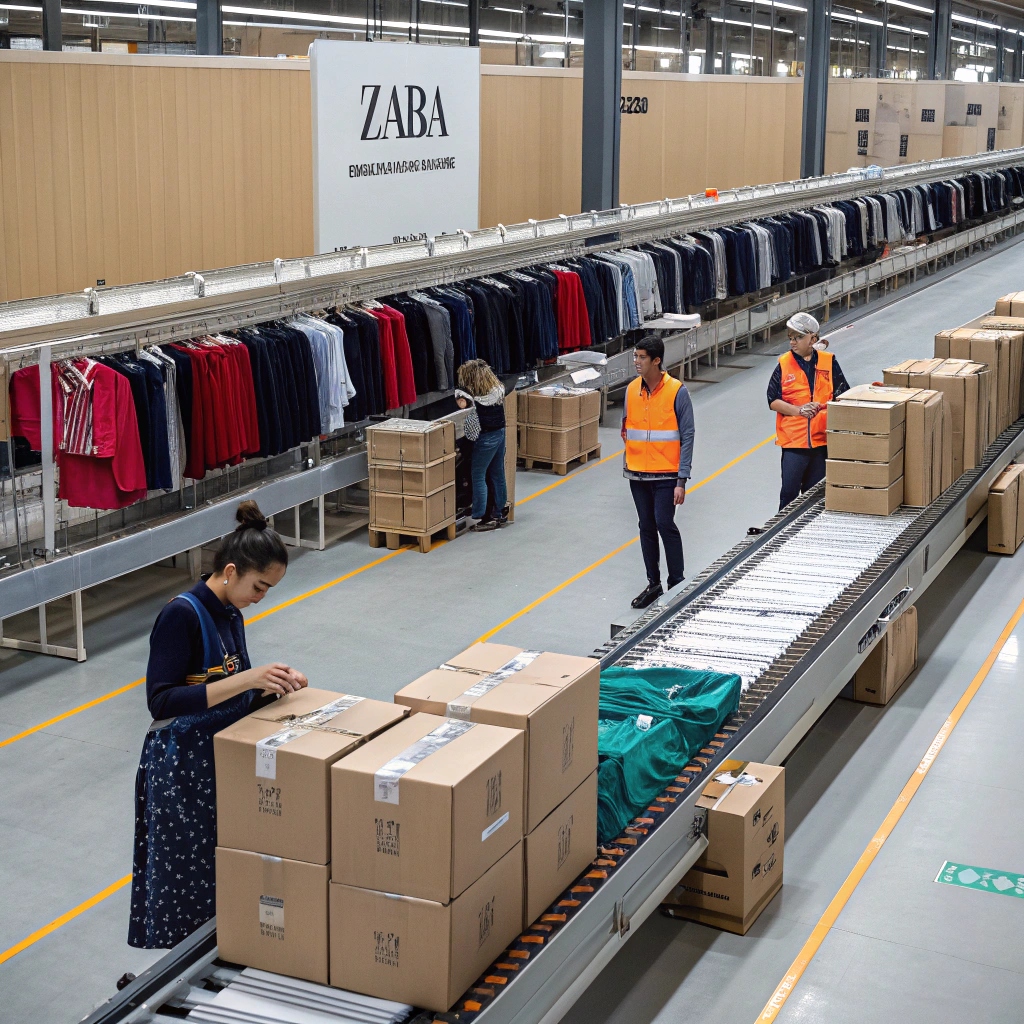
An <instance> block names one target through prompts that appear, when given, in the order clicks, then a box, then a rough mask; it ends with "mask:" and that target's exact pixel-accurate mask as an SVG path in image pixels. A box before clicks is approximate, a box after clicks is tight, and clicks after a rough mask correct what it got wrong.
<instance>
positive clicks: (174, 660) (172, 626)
mask: <svg viewBox="0 0 1024 1024" xmlns="http://www.w3.org/2000/svg"><path fill="white" fill-rule="evenodd" d="M189 593H190V594H192V595H194V596H195V597H196V599H197V600H199V601H201V602H202V604H203V607H204V608H206V609H207V610H208V611H209V613H210V615H211V616H212V617H213V621H214V623H215V624H216V626H217V632H218V634H219V635H220V638H221V641H222V642H223V644H224V648H225V650H226V652H227V653H228V654H229V655H232V654H237V655H239V656H240V658H241V662H242V666H241V671H245V670H246V669H247V668H250V667H251V666H250V664H249V654H248V651H247V650H246V648H245V623H244V622H243V621H242V613H241V612H240V611H239V610H238V609H237V608H235V607H234V605H230V604H228V605H224V604H221V603H220V601H219V600H218V598H217V596H216V595H215V594H214V593H213V591H212V590H210V588H209V587H208V586H207V585H206V581H205V579H202V580H200V581H199V582H198V583H197V584H196V585H195V586H194V587H193V588H192V589H191V590H190V591H189ZM203 661H204V658H203V633H202V629H201V628H200V625H199V616H198V615H197V614H196V612H195V609H194V608H192V606H191V605H189V603H188V602H187V601H179V600H178V599H177V598H175V599H174V600H173V601H170V602H169V603H168V604H166V605H164V607H163V610H162V611H161V612H160V614H159V615H158V616H157V618H156V622H155V623H154V625H153V632H152V633H150V635H149V664H148V665H147V667H146V702H147V703H148V704H149V713H150V714H151V715H152V716H153V718H154V719H157V720H160V719H164V718H174V717H176V716H177V715H193V714H197V713H198V712H200V711H205V710H206V707H207V705H206V684H205V683H197V684H194V685H192V686H189V685H188V684H187V683H186V682H185V677H186V676H189V675H197V674H200V673H202V672H204V671H205V670H206V669H208V668H210V667H211V666H209V665H204V664H203Z"/></svg>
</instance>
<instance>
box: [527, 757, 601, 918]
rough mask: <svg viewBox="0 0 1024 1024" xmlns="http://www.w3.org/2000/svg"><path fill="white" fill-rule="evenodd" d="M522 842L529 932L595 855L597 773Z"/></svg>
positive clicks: (571, 794)
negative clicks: (531, 926) (532, 925)
mask: <svg viewBox="0 0 1024 1024" xmlns="http://www.w3.org/2000/svg"><path fill="white" fill-rule="evenodd" d="M523 842H524V848H525V869H526V871H525V877H526V894H525V900H524V912H523V928H524V929H525V928H528V927H529V926H530V925H531V924H532V923H533V922H534V921H537V920H539V919H540V916H541V914H543V913H544V911H545V910H547V908H548V907H550V906H551V904H552V903H553V902H554V901H555V900H556V899H557V898H558V897H559V895H560V894H561V893H563V892H564V891H565V890H566V889H567V888H568V887H569V886H570V885H572V883H573V882H575V881H576V879H577V878H579V876H580V875H582V874H583V872H584V871H586V870H587V866H588V865H589V864H590V863H591V861H592V860H593V859H594V857H595V856H596V855H597V772H596V771H594V772H591V774H590V776H589V777H588V778H587V780H586V781H585V782H583V783H581V784H580V786H578V787H577V789H576V790H575V792H573V793H570V794H569V796H568V797H566V799H565V800H563V801H562V802H561V803H560V804H559V805H558V806H557V807H556V808H555V809H554V810H553V811H552V812H551V813H550V814H549V815H548V816H547V817H546V818H545V819H544V820H543V821H542V822H541V823H540V824H539V825H538V826H537V827H536V828H535V829H534V830H533V831H532V832H530V834H529V835H528V836H527V837H526V839H525V840H524V841H523Z"/></svg>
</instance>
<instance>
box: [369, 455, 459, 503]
mask: <svg viewBox="0 0 1024 1024" xmlns="http://www.w3.org/2000/svg"><path fill="white" fill-rule="evenodd" d="M453 483H455V456H454V455H446V456H445V457H444V458H443V459H439V460H438V461H437V462H431V463H430V464H429V465H427V466H414V465H411V464H404V465H403V464H402V463H394V464H390V465H389V464H387V463H377V464H374V465H372V466H370V490H371V491H388V492H390V493H392V494H419V495H424V494H433V493H434V491H438V490H440V489H441V488H442V487H446V486H447V485H448V484H453Z"/></svg>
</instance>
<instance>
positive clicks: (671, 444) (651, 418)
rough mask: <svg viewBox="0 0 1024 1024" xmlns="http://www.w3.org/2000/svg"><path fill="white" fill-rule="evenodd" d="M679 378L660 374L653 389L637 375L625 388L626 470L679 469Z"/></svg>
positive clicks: (651, 471)
mask: <svg viewBox="0 0 1024 1024" xmlns="http://www.w3.org/2000/svg"><path fill="white" fill-rule="evenodd" d="M682 386H683V383H682V381H680V380H677V379H676V378H675V377H670V376H669V375H668V374H667V373H664V374H662V377H661V383H660V384H659V385H658V386H657V387H656V388H655V389H654V391H653V392H648V391H647V389H646V388H644V387H643V378H642V377H637V378H636V379H635V380H633V381H631V382H630V385H629V388H628V389H627V390H626V469H628V470H630V471H631V472H633V473H678V472H679V420H678V419H677V418H676V395H677V394H679V389H680V388H681V387H682Z"/></svg>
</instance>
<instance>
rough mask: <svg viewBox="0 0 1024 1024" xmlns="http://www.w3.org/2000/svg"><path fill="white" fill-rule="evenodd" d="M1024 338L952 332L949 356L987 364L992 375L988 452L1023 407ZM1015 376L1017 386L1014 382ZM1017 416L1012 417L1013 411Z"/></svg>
mask: <svg viewBox="0 0 1024 1024" xmlns="http://www.w3.org/2000/svg"><path fill="white" fill-rule="evenodd" d="M1022 345H1024V334H1021V333H1020V332H1019V331H1018V332H1013V331H989V330H977V329H974V328H966V329H961V330H957V331H952V332H951V333H950V337H949V354H950V357H951V358H953V359H970V360H972V361H973V362H975V363H986V364H987V365H988V368H989V371H990V372H991V373H992V386H991V388H990V397H989V427H988V439H987V441H986V444H985V447H986V448H987V447H988V445H989V444H991V442H992V441H993V439H994V438H995V437H996V436H997V435H998V434H1000V433H1002V431H1004V430H1005V429H1006V428H1007V427H1008V426H1009V425H1010V424H1011V423H1012V422H1013V421H1014V420H1015V419H1016V418H1017V411H1018V407H1019V405H1020V362H1021V356H1020V351H1021V346H1022ZM1014 372H1016V374H1017V379H1016V382H1014V381H1013V380H1012V377H1013V373H1014ZM1011 405H1012V407H1013V410H1014V413H1013V415H1012V416H1011V415H1010V407H1011Z"/></svg>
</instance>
